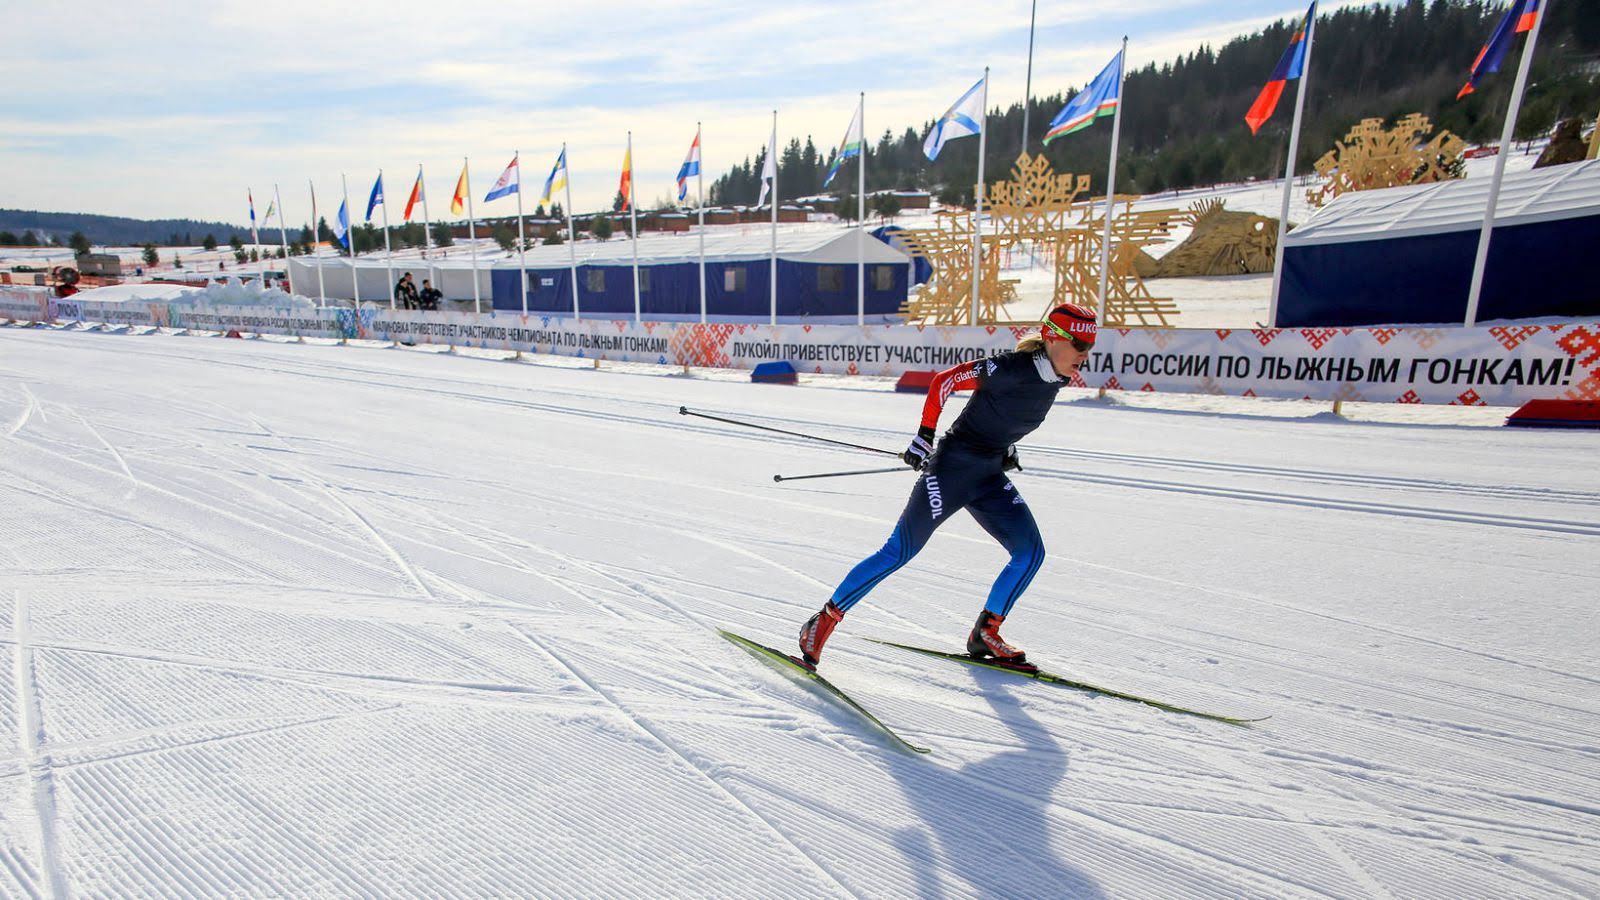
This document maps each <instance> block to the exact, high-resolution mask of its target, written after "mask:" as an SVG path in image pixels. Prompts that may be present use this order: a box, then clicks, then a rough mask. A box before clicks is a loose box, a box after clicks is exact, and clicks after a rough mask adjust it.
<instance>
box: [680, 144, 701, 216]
mask: <svg viewBox="0 0 1600 900" xmlns="http://www.w3.org/2000/svg"><path fill="white" fill-rule="evenodd" d="M699 174H700V132H699V131H696V132H695V133H694V143H692V144H690V145H689V155H688V156H685V157H684V158H683V165H681V166H679V167H678V202H679V203H682V202H683V198H684V197H687V196H688V195H689V179H690V178H691V177H693V176H695V175H699Z"/></svg>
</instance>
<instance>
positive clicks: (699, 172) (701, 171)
mask: <svg viewBox="0 0 1600 900" xmlns="http://www.w3.org/2000/svg"><path fill="white" fill-rule="evenodd" d="M700 131H701V125H700V123H699V122H696V123H694V142H695V145H696V146H698V147H699V148H700V164H699V165H698V166H696V167H695V177H696V178H697V179H698V181H697V182H696V184H697V185H698V188H697V191H698V193H699V195H700V203H699V205H700V216H699V218H700V322H701V324H705V321H706V146H705V144H702V143H700Z"/></svg>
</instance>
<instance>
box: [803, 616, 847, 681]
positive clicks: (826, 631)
mask: <svg viewBox="0 0 1600 900" xmlns="http://www.w3.org/2000/svg"><path fill="white" fill-rule="evenodd" d="M842 618H844V611H843V610H841V609H839V607H837V606H834V605H833V601H832V600H829V601H828V603H827V605H826V606H824V607H822V612H819V613H817V614H816V615H814V616H812V617H811V618H810V619H809V620H808V621H807V622H806V624H805V625H804V626H803V627H802V628H801V629H800V655H801V656H803V657H805V661H806V665H809V666H812V667H815V666H816V665H817V663H819V662H821V661H822V645H823V644H826V643H827V642H828V635H830V634H833V629H834V626H836V625H838V624H839V620H840V619H842Z"/></svg>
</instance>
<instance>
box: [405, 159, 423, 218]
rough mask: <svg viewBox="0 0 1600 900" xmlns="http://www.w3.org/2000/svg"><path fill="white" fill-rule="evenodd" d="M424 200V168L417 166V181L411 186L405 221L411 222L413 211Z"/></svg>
mask: <svg viewBox="0 0 1600 900" xmlns="http://www.w3.org/2000/svg"><path fill="white" fill-rule="evenodd" d="M421 199H422V167H421V166H417V181H416V183H415V184H413V185H412V186H411V196H410V197H409V198H408V199H407V200H406V217H405V221H407V222H409V221H411V210H412V209H413V208H415V207H416V205H417V203H418V201H420V200H421Z"/></svg>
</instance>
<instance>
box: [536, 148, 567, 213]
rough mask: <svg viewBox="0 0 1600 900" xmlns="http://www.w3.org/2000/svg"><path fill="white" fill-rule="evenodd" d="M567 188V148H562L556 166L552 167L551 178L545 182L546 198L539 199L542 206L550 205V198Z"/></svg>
mask: <svg viewBox="0 0 1600 900" xmlns="http://www.w3.org/2000/svg"><path fill="white" fill-rule="evenodd" d="M566 186H567V148H565V147H562V148H561V155H560V156H557V157H556V164H555V165H554V166H551V167H550V177H549V178H546V179H545V180H544V196H543V197H541V198H539V203H540V205H542V206H549V205H550V198H551V197H552V196H554V195H555V192H556V191H559V190H561V189H562V188H564V187H566Z"/></svg>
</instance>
